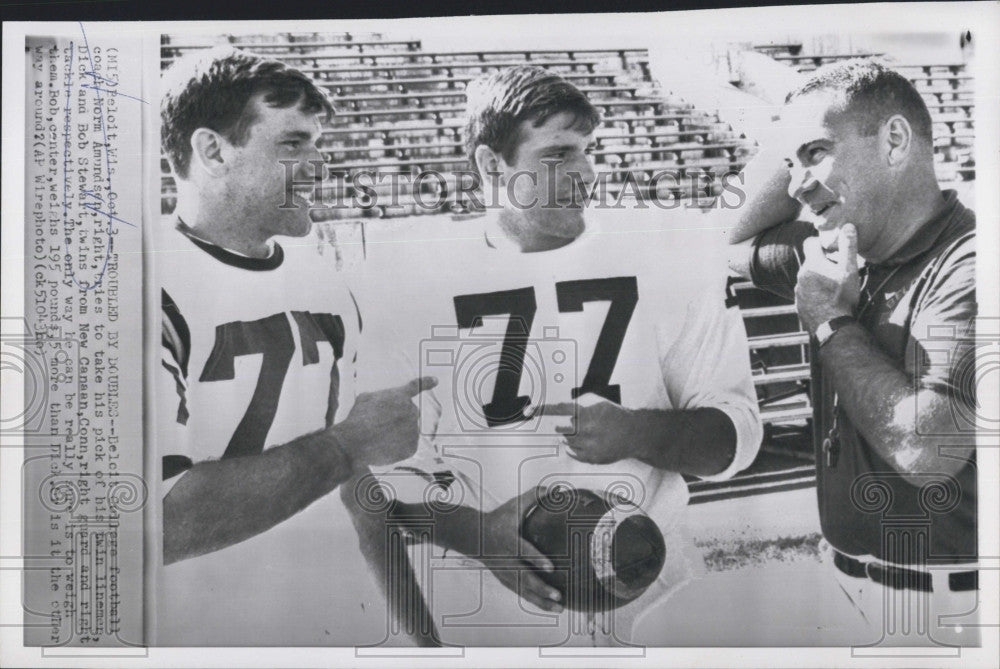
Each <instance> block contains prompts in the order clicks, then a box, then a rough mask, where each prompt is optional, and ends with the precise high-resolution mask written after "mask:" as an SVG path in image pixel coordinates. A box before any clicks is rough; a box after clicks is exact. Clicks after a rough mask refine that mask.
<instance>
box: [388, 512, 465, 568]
mask: <svg viewBox="0 0 1000 669" xmlns="http://www.w3.org/2000/svg"><path fill="white" fill-rule="evenodd" d="M482 516H483V514H482V513H481V512H480V511H479V510H478V509H474V508H472V507H469V506H462V505H457V504H452V505H435V506H431V505H429V504H427V503H425V502H395V503H394V504H393V507H392V512H391V514H390V518H392V519H393V520H395V521H409V522H414V521H423V522H426V523H427V524H429V525H431V526H432V527H433V528H434V529H433V533H432V535H431V536H432V539H431V540H432V541H433V542H434V544H435V545H437V546H440V547H441V548H445V549H448V550H453V551H457V552H459V553H462V554H463V555H469V556H478V555H479V554H480V552H481V551H480V544H481V543H482Z"/></svg>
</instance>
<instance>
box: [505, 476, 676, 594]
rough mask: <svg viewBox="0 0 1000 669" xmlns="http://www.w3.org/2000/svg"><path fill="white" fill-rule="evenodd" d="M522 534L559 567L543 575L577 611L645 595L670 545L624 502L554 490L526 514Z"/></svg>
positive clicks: (572, 490)
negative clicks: (667, 545) (667, 546)
mask: <svg viewBox="0 0 1000 669" xmlns="http://www.w3.org/2000/svg"><path fill="white" fill-rule="evenodd" d="M521 536H523V537H524V538H525V539H527V540H528V541H530V542H531V543H532V544H533V545H534V546H535V547H536V548H538V550H540V551H541V552H542V553H544V554H545V555H546V556H547V557H549V559H550V560H552V564H553V565H554V566H555V570H554V571H552V572H544V571H538V572H537V573H538V574H539V576H540V577H541V578H542V579H543V580H544V581H545V582H546V583H548V584H549V585H551V586H552V587H554V588H556V589H557V590H559V592H560V594H561V595H562V601H563V604H564V605H565V606H566V607H567V608H570V609H574V610H579V611H591V612H595V613H596V612H599V611H606V610H609V609H614V608H618V607H620V606H623V605H625V604H627V603H628V602H631V601H632V600H634V599H636V598H637V597H639V595H641V594H642V593H643V592H645V590H646V588H648V587H649V586H650V585H651V584H652V583H653V581H655V580H656V578H657V576H658V575H659V573H660V570H661V569H662V568H663V563H664V560H665V555H666V545H665V543H664V540H663V534H662V533H661V532H660V529H659V528H658V527H657V526H656V523H654V522H653V521H652V520H651V519H650V518H649V516H647V515H646V514H645V513H643V512H642V511H641V510H640V509H639V508H638V507H637V506H635V505H634V504H632V503H631V502H629V501H627V500H626V499H625V498H623V497H621V496H618V495H613V494H599V493H596V492H593V491H591V490H586V489H578V488H573V487H570V486H566V485H559V486H553V487H552V488H550V489H549V490H548V491H546V492H545V493H544V494H542V495H541V496H540V497H539V499H538V501H537V502H536V503H535V504H533V505H532V506H531V507H529V508H528V510H527V511H526V512H525V514H524V518H523V520H522V522H521Z"/></svg>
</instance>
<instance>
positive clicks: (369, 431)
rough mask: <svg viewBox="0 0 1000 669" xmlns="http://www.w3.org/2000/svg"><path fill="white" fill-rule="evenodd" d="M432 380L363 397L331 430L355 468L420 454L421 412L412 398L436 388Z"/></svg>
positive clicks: (358, 399)
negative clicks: (419, 419)
mask: <svg viewBox="0 0 1000 669" xmlns="http://www.w3.org/2000/svg"><path fill="white" fill-rule="evenodd" d="M437 383H438V382H437V379H436V378H434V377H433V376H424V377H421V378H417V379H413V380H412V381H409V382H408V383H404V384H403V385H401V386H398V387H396V388H387V389H385V390H377V391H375V392H371V393H361V394H360V395H358V398H357V399H356V400H355V401H354V406H353V407H351V411H350V413H348V415H347V418H345V419H344V420H343V421H341V422H339V423H337V424H336V425H334V426H333V427H331V428H329V431H330V433H331V434H332V435H333V436H334V437H335V439H336V440H337V441H338V442H339V443H340V445H341V447H342V448H343V449H344V451H345V452H346V453H347V455H348V456H350V458H351V460H352V462H353V463H354V465H355V468H360V467H372V466H376V467H377V466H384V465H391V464H392V463H394V462H399V461H400V460H405V459H407V458H409V457H410V456H412V455H413V454H414V453H415V452H416V450H417V441H418V439H419V436H420V429H419V423H418V418H419V411H418V410H417V406H416V405H415V404H414V403H413V398H414V397H416V396H417V395H418V394H420V393H422V392H424V391H425V390H430V389H431V388H433V387H434V386H436V385H437Z"/></svg>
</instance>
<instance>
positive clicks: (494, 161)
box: [476, 144, 503, 183]
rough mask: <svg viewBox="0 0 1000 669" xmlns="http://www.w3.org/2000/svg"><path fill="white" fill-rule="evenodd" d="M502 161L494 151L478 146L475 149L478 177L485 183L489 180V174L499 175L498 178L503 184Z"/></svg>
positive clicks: (483, 145)
mask: <svg viewBox="0 0 1000 669" xmlns="http://www.w3.org/2000/svg"><path fill="white" fill-rule="evenodd" d="M502 165H503V163H502V159H501V158H500V156H498V155H497V153H496V151H494V150H493V149H491V148H490V147H488V146H486V145H485V144H480V145H479V146H477V147H476V169H477V170H479V177H480V178H481V179H482V180H483V181H484V182H485V181H487V180H489V179H490V175H491V174H500V176H499V177H498V178H499V179H500V180H501V183H503V168H502Z"/></svg>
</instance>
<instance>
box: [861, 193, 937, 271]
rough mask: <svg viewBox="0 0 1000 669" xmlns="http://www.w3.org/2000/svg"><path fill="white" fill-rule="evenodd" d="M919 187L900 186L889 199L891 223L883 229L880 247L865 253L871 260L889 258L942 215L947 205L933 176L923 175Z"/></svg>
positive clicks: (880, 261) (885, 259)
mask: <svg viewBox="0 0 1000 669" xmlns="http://www.w3.org/2000/svg"><path fill="white" fill-rule="evenodd" d="M919 183H921V185H920V186H919V187H914V188H909V189H906V190H905V191H903V190H900V191H899V192H898V194H897V195H896V197H894V198H893V199H892V205H893V207H892V210H891V212H892V213H891V218H890V224H889V225H887V226H886V227H885V228H884V229H885V231H886V235H885V237H884V238H883V243H882V244H881V246H882V250H879V251H877V252H876V253H874V254H870V255H868V256H866V260H869V261H871V262H874V263H885V262H888V261H891V260H892V259H893V257H894V256H895V255H896V254H897V253H899V251H900V250H901V249H903V247H905V246H906V244H907V243H908V242H909V241H910V240H911V239H913V237H914V236H915V235H916V234H917V233H918V232H919V231H920V230H921V229H922V228H923V227H924V225H926V224H927V223H928V222H929V221H932V220H934V219H935V218H937V217H938V216H940V215H941V211H942V209H944V207H945V205H946V202H947V201H946V200H945V197H944V194H943V193H942V192H941V188H940V186H938V183H937V180H936V179H935V178H933V176H932V177H930V178H924V179H922V180H921V181H920V182H919Z"/></svg>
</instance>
